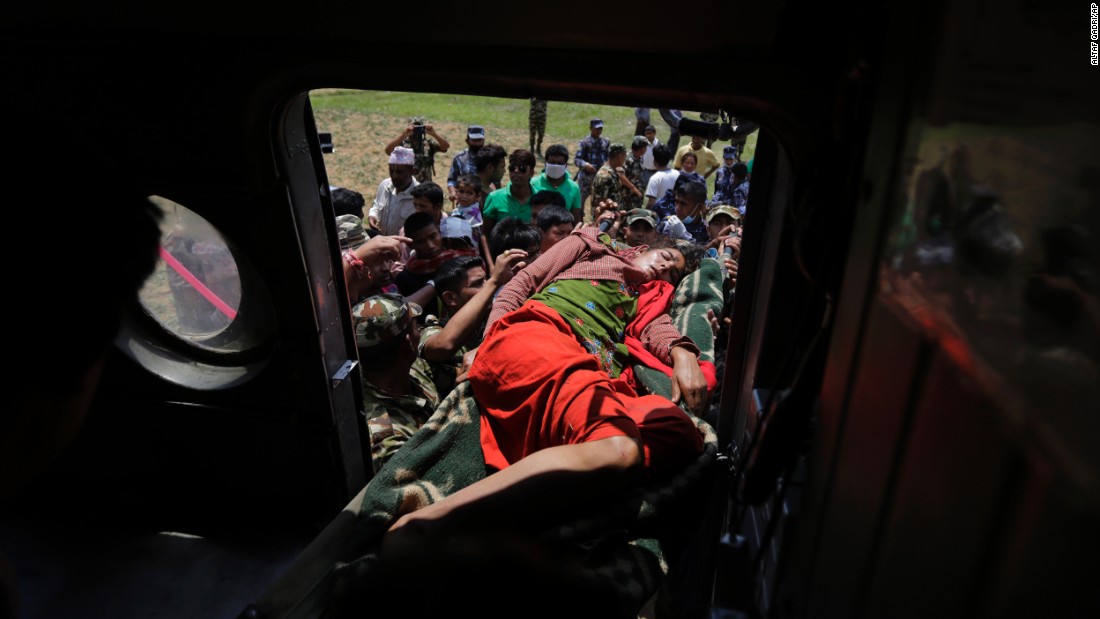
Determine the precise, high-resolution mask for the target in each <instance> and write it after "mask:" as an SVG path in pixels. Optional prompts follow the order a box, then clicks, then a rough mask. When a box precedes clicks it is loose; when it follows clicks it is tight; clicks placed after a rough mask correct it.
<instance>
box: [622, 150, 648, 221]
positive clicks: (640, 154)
mask: <svg viewBox="0 0 1100 619" xmlns="http://www.w3.org/2000/svg"><path fill="white" fill-rule="evenodd" d="M648 150H649V142H648V141H646V139H645V137H644V136H640V135H636V136H634V140H633V141H632V142H631V143H630V153H628V154H627V156H626V163H625V164H623V169H624V170H625V171H626V178H627V180H629V181H630V184H631V186H633V187H634V188H635V189H636V191H632V192H630V195H628V196H627V197H626V203H625V204H623V208H625V209H626V210H633V209H636V208H641V206H642V202H643V201H644V200H645V168H644V167H643V165H642V161H643V160H644V159H645V154H646V152H647V151H648Z"/></svg>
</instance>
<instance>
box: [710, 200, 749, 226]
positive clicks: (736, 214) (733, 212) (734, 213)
mask: <svg viewBox="0 0 1100 619" xmlns="http://www.w3.org/2000/svg"><path fill="white" fill-rule="evenodd" d="M718 215H725V216H727V217H729V218H730V219H732V220H734V221H738V222H739V221H741V211H739V210H737V207H736V206H730V205H728V204H719V205H717V206H713V207H711V209H710V210H709V211H707V214H706V220H707V223H708V224H709V223H710V220H712V219H714V218H715V217H717V216H718Z"/></svg>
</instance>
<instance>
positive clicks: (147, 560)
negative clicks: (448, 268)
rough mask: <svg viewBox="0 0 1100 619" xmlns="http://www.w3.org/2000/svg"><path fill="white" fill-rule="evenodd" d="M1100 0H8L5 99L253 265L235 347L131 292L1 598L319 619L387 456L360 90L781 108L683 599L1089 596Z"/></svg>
mask: <svg viewBox="0 0 1100 619" xmlns="http://www.w3.org/2000/svg"><path fill="white" fill-rule="evenodd" d="M62 4H63V3H62ZM200 4H201V3H200ZM1079 4H1080V6H1077V7H1072V8H1070V7H1040V6H1038V5H1032V4H1028V3H1024V4H1019V3H1016V4H1012V5H1011V6H1001V5H1000V4H998V3H993V2H967V3H947V2H940V3H931V4H928V3H915V2H901V3H885V2H859V3H855V4H853V5H848V6H823V5H822V3H810V2H784V3H775V4H767V5H761V4H759V3H755V4H752V3H726V2H718V1H713V2H700V3H695V4H694V5H693V6H694V9H695V10H696V11H698V12H700V13H704V14H706V15H710V16H712V17H713V19H711V20H708V22H710V23H713V24H729V27H722V26H717V27H715V28H714V29H713V33H712V35H711V36H704V37H699V38H698V39H697V40H692V41H691V45H690V46H689V47H688V48H683V47H678V46H674V45H663V44H662V45H655V44H654V43H653V41H652V40H651V39H650V38H647V37H646V36H644V33H648V32H654V31H658V32H656V33H655V34H654V37H656V36H659V35H660V31H663V30H666V29H667V28H668V26H670V25H673V24H674V23H680V22H683V24H684V25H685V26H687V25H689V24H694V23H695V21H694V20H696V19H697V16H692V15H689V14H687V13H686V12H681V11H670V10H669V9H668V7H666V6H664V5H659V4H657V3H639V5H638V8H639V9H644V8H647V7H648V9H649V10H639V11H636V12H623V11H622V10H621V8H619V7H618V5H615V4H613V3H596V4H595V5H592V6H591V7H590V8H589V9H587V10H588V11H589V12H590V13H606V14H607V15H614V16H615V18H614V19H611V18H609V19H607V20H606V21H604V22H603V23H602V24H601V27H600V28H599V29H598V30H595V29H592V28H590V26H591V20H578V21H577V22H576V23H572V24H570V23H562V24H560V25H557V24H555V26H553V27H551V26H549V25H546V26H545V27H542V28H531V27H530V24H531V23H544V20H545V16H544V15H542V14H541V12H540V10H541V9H539V8H537V7H535V6H531V7H518V8H516V9H515V11H514V12H510V13H509V12H504V11H502V12H501V13H502V14H501V15H499V16H497V17H496V18H494V20H492V22H491V25H490V24H487V23H486V20H484V19H482V17H481V16H480V15H479V14H478V12H477V11H470V10H469V7H467V6H466V5H454V4H451V5H440V6H437V7H435V6H433V7H432V8H433V16H434V17H433V21H434V22H435V23H438V24H440V28H439V30H438V32H435V33H433V35H432V37H431V41H430V42H429V43H425V44H420V45H415V46H412V45H408V44H407V38H406V35H405V33H406V32H407V29H406V28H404V27H402V26H380V25H379V24H404V23H407V22H408V21H409V19H412V17H411V16H409V15H407V13H409V11H408V10H407V9H406V8H403V7H398V6H390V5H386V6H372V5H367V4H364V3H359V4H355V3H350V2H339V1H334V2H327V3H321V4H320V5H318V6H317V7H316V8H314V9H312V10H310V11H305V10H304V9H303V8H302V7H295V8H293V9H288V10H285V11H277V10H275V9H274V8H273V7H271V6H263V7H260V6H257V7H255V8H253V9H248V10H246V9H243V8H239V7H234V8H229V7H223V6H216V7H215V6H210V7H202V6H199V5H191V6H189V7H188V8H187V9H186V10H183V9H179V8H176V7H162V8H140V7H136V6H132V5H130V4H126V3H120V4H118V5H117V6H114V5H112V6H109V7H102V6H97V7H94V8H93V7H67V6H60V5H58V4H56V3H42V4H40V5H35V6H22V7H19V8H12V7H8V8H5V9H3V10H2V11H3V13H4V15H5V19H4V21H3V22H0V41H2V42H0V46H2V47H0V49H2V50H3V52H2V54H3V56H2V57H3V59H4V61H3V63H2V64H3V69H2V71H3V73H2V75H3V76H4V77H3V88H4V89H5V97H4V99H5V103H4V105H5V110H7V111H8V112H9V114H8V115H7V116H8V121H9V123H18V124H21V125H24V126H26V127H31V128H37V127H41V133H42V135H44V136H47V138H46V139H48V140H49V141H50V143H49V145H50V146H51V149H52V150H51V151H50V152H56V153H57V154H56V155H55V156H56V158H57V159H56V160H53V161H50V162H49V165H51V166H54V167H56V169H57V171H58V173H59V174H62V173H64V169H65V167H66V166H69V165H78V163H77V162H72V161H68V160H67V159H66V158H65V143H64V141H63V140H65V139H72V140H80V141H82V142H84V143H87V144H90V145H94V147H95V148H97V149H100V150H102V151H103V152H105V153H107V154H108V155H109V156H110V157H111V158H112V159H114V160H115V161H117V162H119V164H120V167H121V168H122V169H124V170H125V172H126V177H127V179H128V182H130V183H132V185H133V186H134V187H135V188H138V189H139V190H140V191H142V192H143V193H145V194H146V195H150V196H157V197H158V198H160V199H163V200H165V201H167V202H164V203H165V204H176V205H182V206H183V207H185V208H186V209H187V210H189V211H191V212H193V213H195V214H197V215H198V216H199V217H200V218H201V219H202V220H203V221H205V222H207V223H208V225H209V226H210V227H211V228H212V229H213V230H214V231H215V232H216V234H217V235H218V236H219V237H220V238H222V239H224V240H225V241H226V243H227V246H228V247H229V248H230V251H231V257H232V259H233V260H234V262H235V264H236V265H237V266H238V267H239V288H238V290H237V295H238V297H237V298H235V299H234V301H235V303H234V306H233V307H232V308H227V311H224V312H223V314H224V315H225V316H226V317H229V318H228V321H227V323H226V324H227V325H228V326H225V327H224V328H221V327H219V328H218V329H216V334H215V335H213V336H209V337H208V336H205V335H201V336H194V337H181V335H180V332H179V330H175V331H174V330H173V329H172V328H167V327H166V326H165V325H164V324H163V323H162V322H159V321H158V320H157V319H156V316H155V312H151V311H150V308H149V307H148V306H139V307H131V308H129V314H128V317H127V318H126V320H125V321H124V323H123V328H122V331H121V332H120V334H119V337H118V338H117V339H116V342H115V346H114V348H113V349H112V350H111V351H110V353H109V354H108V357H107V359H106V362H105V366H104V370H103V374H102V377H101V379H100V383H99V387H98V391H97V394H96V399H95V401H94V402H93V404H92V407H91V409H90V411H89V413H88V415H87V418H86V420H85V421H84V423H83V424H82V426H81V427H80V429H79V433H78V434H76V437H75V439H73V440H72V441H71V443H70V444H68V446H67V447H66V449H65V450H64V451H63V452H62V453H61V454H60V455H59V456H58V457H57V458H56V459H55V460H53V461H52V462H50V463H49V465H48V466H45V467H43V468H42V470H40V471H37V472H35V473H34V474H33V475H29V477H30V481H29V482H28V483H27V484H26V485H25V486H24V487H22V488H20V490H19V491H18V492H17V493H15V494H13V495H11V496H5V497H3V499H4V501H3V503H2V509H0V571H6V572H7V574H8V575H7V576H6V577H5V578H4V582H5V586H6V587H8V588H7V589H5V594H7V595H9V596H10V598H9V599H11V600H14V602H13V603H12V605H10V606H9V607H7V608H0V612H14V613H19V614H17V615H16V616H21V617H59V616H80V617H129V616H156V617H184V616H237V615H238V614H239V613H242V612H245V609H246V608H250V610H249V611H247V612H249V613H252V616H270V617H276V616H286V617H290V616H317V613H316V611H317V608H318V606H317V605H316V600H314V599H313V598H312V597H311V596H315V595H317V591H315V590H313V589H312V588H311V587H312V583H315V582H317V581H316V580H310V579H313V578H316V575H317V574H318V573H323V572H324V570H325V569H326V565H327V562H328V557H329V556H330V554H331V552H332V548H333V547H334V546H339V543H340V535H341V530H342V527H345V526H346V525H347V522H346V521H347V520H348V518H349V512H342V511H341V510H343V509H344V508H345V506H347V505H348V504H349V502H352V501H353V499H354V497H356V496H357V494H358V493H359V492H360V490H361V489H362V488H363V486H364V484H366V482H367V481H368V480H369V478H370V463H369V457H370V456H369V454H370V451H369V441H368V439H367V438H366V436H365V428H364V425H363V422H362V419H361V415H359V414H358V412H357V411H358V410H359V407H360V406H361V401H360V400H361V394H360V393H359V389H360V387H359V384H358V380H357V379H356V376H355V375H354V374H351V375H349V374H347V372H346V368H347V367H348V363H349V361H352V360H354V359H355V358H356V349H355V345H354V339H353V338H352V336H351V334H350V333H349V328H348V326H347V325H348V324H349V323H350V321H349V303H348V298H347V292H346V290H345V289H344V287H343V286H342V280H341V279H340V278H341V272H340V270H339V264H340V262H339V251H338V243H337V240H336V231H335V228H334V226H333V225H332V217H331V213H332V211H331V209H332V205H331V203H330V202H329V200H328V197H327V195H326V194H325V192H323V191H321V188H322V187H325V186H327V182H326V175H325V168H324V157H323V155H322V151H321V144H320V141H319V139H318V136H317V127H316V126H315V125H314V119H313V116H312V110H311V107H310V102H309V98H308V95H307V93H308V92H309V91H310V90H311V89H315V88H322V87H334V88H357V89H370V90H404V91H413V92H440V93H455V94H479V95H491V96H500V97H516V98H525V97H529V96H531V95H533V94H537V95H539V96H542V97H545V98H548V99H553V100H560V101H576V102H590V103H601V104H609V105H622V106H631V105H637V104H639V103H645V104H649V105H652V106H653V107H654V108H655V109H656V108H681V109H702V110H715V111H717V110H723V111H726V112H728V113H730V114H733V115H736V116H738V117H744V118H750V119H752V120H753V121H754V122H757V123H759V125H760V126H761V128H762V129H761V132H760V138H759V143H758V146H757V151H756V162H755V168H754V172H753V193H752V196H751V198H750V202H749V205H750V206H749V208H748V212H747V221H746V231H747V232H746V236H745V238H744V244H743V253H742V266H741V271H740V274H739V280H738V294H737V297H736V299H735V305H734V308H733V316H734V320H733V324H732V327H731V328H730V330H729V339H728V341H727V342H726V351H727V356H726V358H725V360H724V361H725V363H724V368H725V372H724V376H723V386H724V387H723V391H722V393H721V397H720V401H719V406H718V408H719V410H720V417H719V420H718V424H717V432H718V436H719V443H720V445H722V447H723V450H724V460H723V467H722V469H721V470H720V471H719V472H718V474H716V476H715V478H714V480H713V486H714V489H713V494H712V500H711V501H710V502H709V503H708V505H707V513H706V514H705V518H704V522H703V528H702V534H701V535H700V537H701V538H702V539H704V540H707V541H706V543H705V544H704V546H705V549H704V550H701V551H700V555H699V556H700V559H699V561H698V564H697V568H696V572H695V573H694V574H692V575H691V576H690V580H691V582H690V583H688V584H687V585H686V586H685V588H686V589H688V590H690V591H691V593H690V594H686V595H685V596H684V598H683V604H682V605H681V606H680V607H679V611H680V614H681V615H682V616H703V614H702V613H704V612H705V611H711V612H719V611H720V610H728V611H732V612H735V613H743V614H735V615H732V616H774V617H794V616H799V617H802V616H814V617H834V616H872V617H874V616H899V615H900V616H916V615H929V614H932V615H937V616H968V617H972V616H1025V615H1034V614H1037V613H1038V614H1042V615H1048V614H1058V615H1060V616H1088V615H1091V614H1093V611H1095V610H1096V609H1097V608H1100V600H1098V599H1097V595H1098V594H1097V589H1096V588H1095V586H1094V584H1095V582H1097V568H1096V567H1095V561H1094V560H1092V559H1093V557H1094V556H1095V552H1096V551H1097V550H1098V544H1097V542H1098V535H1097V532H1096V527H1095V524H1096V522H1097V521H1098V519H1097V515H1098V512H1100V491H1098V486H1097V484H1098V481H1097V480H1098V479H1100V478H1098V473H1100V466H1098V464H1100V463H1098V462H1097V454H1098V453H1100V449H1098V447H1100V446H1098V444H1097V442H1098V440H1100V428H1098V427H1097V424H1098V419H1100V417H1097V415H1096V411H1097V406H1096V404H1095V403H1096V402H1097V401H1098V400H1097V398H1098V397H1100V392H1098V391H1097V388H1098V387H1097V386H1098V385H1100V380H1096V378H1097V377H1098V375H1100V310H1098V307H1100V303H1098V302H1097V298H1098V297H1097V295H1098V293H1100V283H1098V282H1100V279H1098V278H1097V277H1096V273H1100V255H1098V254H1097V250H1096V248H1097V247H1098V246H1100V243H1097V242H1096V240H1095V239H1096V236H1097V235H1098V234H1100V219H1098V218H1097V216H1096V213H1100V183H1098V182H1097V179H1098V178H1100V170H1098V168H1097V165H1096V164H1095V162H1094V158H1093V157H1091V149H1089V146H1091V145H1093V144H1095V143H1097V141H1098V138H1100V118H1098V117H1097V110H1100V97H1097V85H1098V84H1100V81H1098V80H1097V79H1096V71H1097V67H1096V66H1094V65H1090V59H1089V55H1088V49H1087V48H1088V45H1087V43H1088V42H1087V41H1085V39H1087V38H1089V36H1090V35H1089V19H1090V14H1089V7H1088V6H1087V4H1085V3H1079ZM1094 6H1095V5H1094ZM203 8H207V9H209V10H207V11H203V10H201V9H203ZM666 13H670V15H667V17H668V18H669V19H667V20H665V19H663V17H665V16H666V15H665V14H666ZM1092 15H1094V16H1095V9H1093V13H1092ZM979 23H980V24H984V25H985V27H984V28H982V29H978V28H976V27H975V24H979ZM1093 24H1095V22H1093ZM422 27H423V26H418V28H422ZM700 27H701V26H700ZM1092 28H1093V30H1092V32H1093V33H1095V32H1096V30H1095V25H1093V26H1092ZM471 32H476V33H480V34H479V37H477V40H476V41H471V40H470V38H471V37H470V36H469V34H468V33H471ZM685 32H687V29H686V28H685ZM670 36H673V35H670ZM1093 40H1094V41H1095V38H1094V39H1093ZM1005 41H1014V42H1020V41H1028V42H1029V43H1028V45H1026V46H1024V45H1008V44H1006V43H1005ZM1094 45H1095V44H1094ZM455 49H463V50H465V51H466V52H468V53H466V54H465V55H464V56H463V58H462V60H461V62H459V61H457V60H455V59H454V57H453V54H454V50H455ZM1082 49H1083V50H1084V51H1083V52H1082V51H1081V50H1082ZM1093 49H1095V47H1094V48H1093ZM723 58H730V59H733V61H731V63H730V64H729V65H726V64H725V63H724V62H723V61H722V60H720V59H723ZM1093 58H1095V55H1094V56H1093ZM20 135H22V133H20ZM12 150H13V156H19V155H18V152H17V151H18V149H17V148H15V147H13V148H12ZM34 152H36V153H37V152H42V149H36V150H35V151H34ZM5 177H6V181H9V182H14V180H15V179H8V178H7V175H5ZM88 208H89V209H95V208H110V205H109V204H93V205H88ZM93 215H94V214H93ZM73 232H74V233H75V234H79V226H75V229H74V231H73ZM93 246H94V243H93ZM24 260H25V258H24ZM59 292H61V291H59ZM4 430H5V431H7V430H8V429H7V428H4ZM318 535H320V537H318ZM311 543H312V545H311ZM303 553H304V554H303ZM288 570H289V571H288ZM280 577H282V578H281V579H280ZM8 583H13V584H11V585H9V584H8ZM704 607H706V609H704Z"/></svg>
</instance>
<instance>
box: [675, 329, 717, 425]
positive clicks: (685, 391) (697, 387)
mask: <svg viewBox="0 0 1100 619" xmlns="http://www.w3.org/2000/svg"><path fill="white" fill-rule="evenodd" d="M681 398H683V400H684V404H686V405H687V408H688V410H689V411H691V412H692V413H694V414H696V415H702V414H703V411H704V410H705V409H706V407H707V400H708V394H707V379H706V377H704V376H703V370H701V369H699V357H697V356H696V355H695V353H693V352H691V351H690V350H688V349H686V348H680V347H678V346H677V347H675V348H673V349H672V397H671V398H670V399H671V400H672V401H673V402H679V401H680V399H681Z"/></svg>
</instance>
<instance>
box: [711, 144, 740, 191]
mask: <svg viewBox="0 0 1100 619" xmlns="http://www.w3.org/2000/svg"><path fill="white" fill-rule="evenodd" d="M722 162H723V164H724V165H723V166H722V167H721V168H718V175H717V176H716V177H715V179H714V197H712V198H711V200H710V203H711V204H730V203H731V202H732V201H733V189H734V187H736V186H737V185H735V184H734V182H733V165H734V164H735V163H737V147H736V146H733V145H732V144H731V145H729V146H726V147H725V148H723V149H722Z"/></svg>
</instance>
